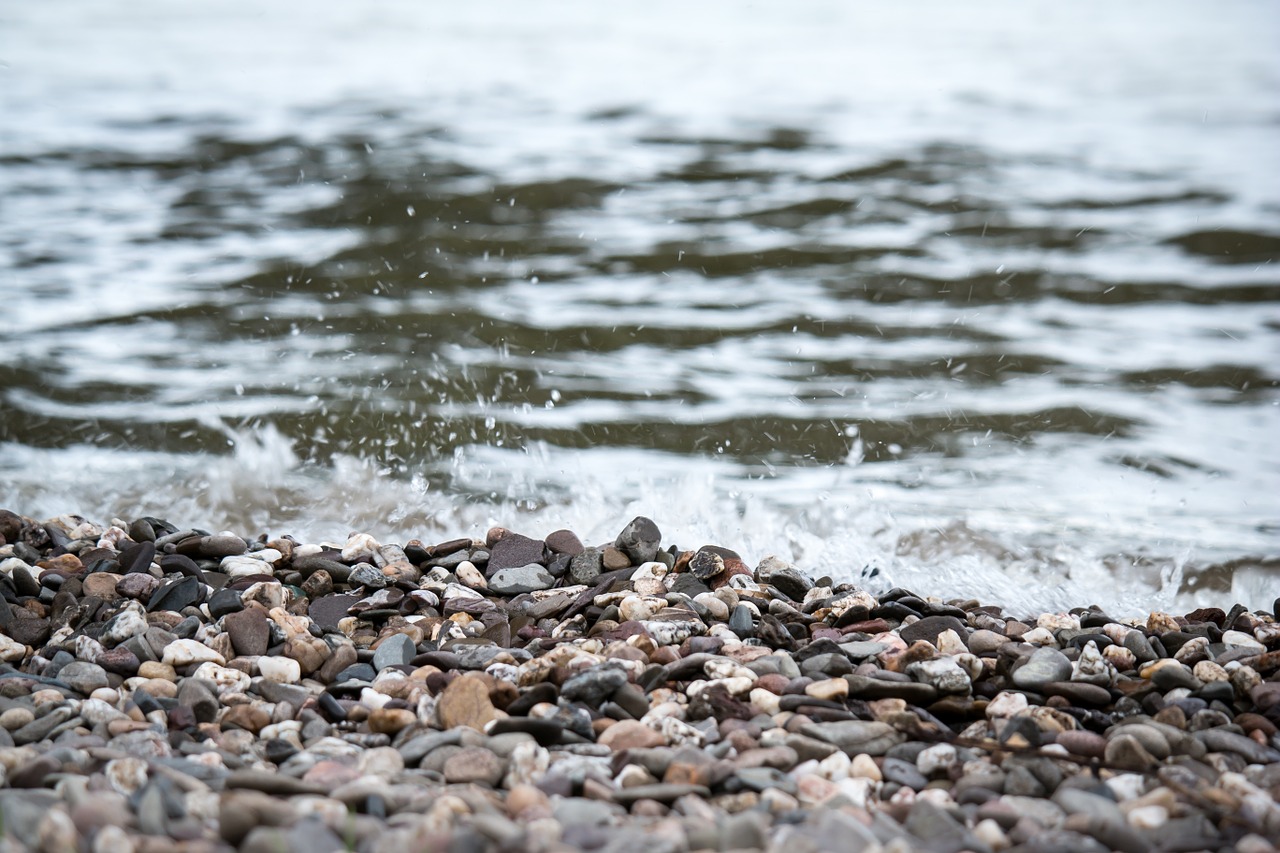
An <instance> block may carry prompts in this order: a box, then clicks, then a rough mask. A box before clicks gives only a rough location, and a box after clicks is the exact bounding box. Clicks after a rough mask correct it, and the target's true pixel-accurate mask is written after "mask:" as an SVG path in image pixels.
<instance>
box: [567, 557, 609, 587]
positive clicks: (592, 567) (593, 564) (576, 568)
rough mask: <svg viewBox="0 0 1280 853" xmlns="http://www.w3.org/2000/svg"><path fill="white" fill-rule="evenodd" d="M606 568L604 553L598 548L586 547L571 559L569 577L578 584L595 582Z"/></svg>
mask: <svg viewBox="0 0 1280 853" xmlns="http://www.w3.org/2000/svg"><path fill="white" fill-rule="evenodd" d="M603 570H604V554H603V553H602V552H601V551H599V550H598V549H596V548H586V549H584V550H583V551H582V553H581V554H578V555H576V556H575V557H574V558H573V559H572V560H570V561H569V579H570V580H571V581H573V583H576V584H594V583H595V582H596V579H597V578H599V577H600V573H601V572H602V571H603Z"/></svg>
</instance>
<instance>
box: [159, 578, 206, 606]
mask: <svg viewBox="0 0 1280 853" xmlns="http://www.w3.org/2000/svg"><path fill="white" fill-rule="evenodd" d="M203 597H204V588H203V587H202V586H201V584H200V579H199V578H196V577H185V578H182V579H181V580H176V581H170V582H168V583H165V584H163V585H162V586H161V587H160V588H159V589H157V590H156V591H155V592H154V593H152V595H151V598H150V600H149V601H148V602H147V610H151V611H155V610H172V611H175V612H177V611H179V610H182V609H183V608H184V607H191V606H192V605H195V604H199V603H200V600H201V599H202V598H203Z"/></svg>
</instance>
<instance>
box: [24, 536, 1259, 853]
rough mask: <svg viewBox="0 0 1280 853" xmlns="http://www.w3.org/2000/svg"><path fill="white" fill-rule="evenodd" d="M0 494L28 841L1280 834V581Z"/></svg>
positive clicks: (438, 845) (814, 841)
mask: <svg viewBox="0 0 1280 853" xmlns="http://www.w3.org/2000/svg"><path fill="white" fill-rule="evenodd" d="M0 522H2V523H3V525H5V527H4V530H5V531H6V532H5V533H4V535H5V536H6V540H7V541H9V542H21V543H23V545H22V548H21V549H19V550H20V551H21V555H20V556H21V559H19V555H16V554H13V553H12V548H13V547H14V546H9V545H0V563H3V566H4V569H3V571H4V572H5V573H6V574H7V575H8V576H9V579H10V581H12V587H11V588H9V589H8V590H7V591H6V597H5V598H4V599H3V604H2V605H0V660H3V661H4V662H5V664H6V665H7V667H6V669H5V671H4V672H0V819H3V821H4V826H5V827H6V830H7V831H9V832H10V833H11V837H13V838H22V839H25V840H29V842H30V844H29V846H32V849H83V850H93V851H95V853H96V852H97V851H101V853H106V851H116V850H119V851H126V850H129V851H137V852H138V853H141V851H150V850H159V849H175V850H188V851H206V850H208V851H214V850H230V849H234V850H240V851H259V850H262V851H266V850H278V849H284V850H304V851H319V850H331V849H351V848H354V849H360V850H366V851H373V853H380V851H383V850H397V849H405V848H406V847H424V848H425V847H430V848H432V849H457V850H475V851H477V853H480V851H489V850H498V849H511V850H515V849H529V850H553V849H565V850H569V849H593V850H596V849H604V850H609V851H614V853H619V851H627V850H637V851H645V853H649V851H650V850H654V851H656V850H673V851H674V850H686V849H704V848H710V849H743V850H762V851H783V850H789V849H791V848H794V849H795V850H796V853H799V851H802V850H804V851H808V850H815V851H817V850H835V849H839V850H845V849H849V850H862V849H883V850H912V849H939V850H941V849H946V850H958V849H974V850H998V849H1009V848H1012V849H1016V850H1039V849H1061V850H1072V851H1074V850H1081V851H1085V850H1097V849H1118V850H1126V851H1129V850H1145V849H1173V848H1175V847H1187V848H1191V847H1194V848H1196V849H1229V848H1230V847H1231V846H1232V845H1235V847H1236V849H1247V850H1265V849H1271V848H1270V847H1269V846H1268V841H1267V840H1266V839H1271V838H1274V837H1275V836H1276V834H1277V831H1280V810H1278V809H1277V806H1276V804H1275V800H1274V792H1275V790H1276V789H1277V786H1278V785H1280V748H1278V747H1280V740H1278V739H1277V723H1278V722H1280V717H1278V715H1280V687H1277V686H1276V679H1277V677H1278V673H1280V626H1277V624H1276V618H1275V614H1274V613H1272V612H1269V611H1267V612H1261V611H1260V612H1257V613H1248V612H1246V611H1245V610H1244V609H1243V608H1237V609H1235V610H1232V611H1231V613H1230V614H1227V613H1225V612H1222V611H1215V610H1212V609H1206V610H1203V611H1196V612H1194V613H1191V614H1186V615H1185V616H1177V615H1173V614H1151V616H1150V618H1148V619H1147V620H1146V621H1144V622H1142V623H1137V624H1128V623H1123V624H1122V623H1119V622H1116V621H1114V620H1112V619H1110V618H1109V617H1107V616H1106V615H1105V614H1101V613H1099V612H1097V611H1096V609H1089V610H1077V611H1073V612H1071V613H1050V614H1040V615H1034V614H1006V613H1005V612H1004V611H1003V610H1001V609H1000V608H998V607H984V606H981V605H980V604H979V603H978V602H974V601H941V600H939V599H935V598H929V597H927V596H917V595H914V594H912V593H911V592H909V591H906V590H893V591H891V592H889V593H886V595H885V596H884V597H883V599H877V598H876V597H875V596H873V595H872V594H871V593H870V592H868V591H866V590H862V589H858V588H856V587H854V586H852V585H848V584H838V583H834V582H832V581H831V580H830V579H822V580H821V581H820V582H819V581H817V580H815V579H813V578H810V577H808V576H807V575H806V574H805V573H804V572H803V570H801V569H800V568H798V567H796V566H793V565H791V564H789V563H787V562H785V561H783V560H779V559H777V558H775V557H765V558H764V559H763V560H761V561H760V562H759V563H758V564H757V567H756V569H755V570H754V571H752V570H750V569H749V568H747V564H746V563H745V562H744V561H743V560H742V558H741V557H740V556H739V555H738V554H736V553H735V552H733V551H731V550H729V549H726V548H721V547H717V546H702V547H699V548H696V549H693V550H685V549H681V548H679V547H674V546H669V545H668V546H666V547H665V548H664V543H663V541H662V536H661V532H660V530H659V529H658V525H657V524H656V523H655V522H654V521H653V520H652V519H649V518H646V517H637V518H635V519H633V520H632V521H631V522H630V523H629V524H627V525H626V526H625V527H624V528H623V529H622V530H621V531H620V532H619V534H618V535H617V537H615V538H614V539H613V540H612V541H609V542H605V543H603V544H598V545H595V546H590V547H589V546H585V545H584V544H583V542H582V540H581V539H579V538H578V537H577V536H576V535H575V534H573V533H572V532H571V531H567V530H560V531H555V532H553V533H550V534H548V535H547V536H546V537H545V539H537V538H534V537H527V536H523V535H521V534H519V533H516V532H514V531H511V530H507V529H505V528H495V529H494V530H491V531H490V532H489V534H488V535H487V536H486V537H485V539H484V541H483V542H481V541H478V540H475V539H473V538H469V537H466V538H463V537H460V538H457V539H453V540H450V541H448V542H443V543H441V544H440V545H439V546H424V545H422V544H421V543H420V542H417V541H416V540H415V541H413V542H410V543H408V544H406V545H404V546H399V545H395V544H391V543H384V542H381V541H379V540H378V539H376V538H374V537H373V536H371V535H368V534H364V533H356V534H352V535H351V536H350V537H348V538H347V539H346V540H345V541H344V542H339V543H299V542H294V541H292V540H290V539H288V538H287V537H282V538H278V539H274V540H271V541H269V542H268V541H258V542H250V541H249V540H247V539H244V538H241V537H240V536H237V535H235V534H234V533H229V532H228V533H218V534H208V533H205V532H197V531H190V530H187V531H179V530H177V529H176V528H175V527H173V526H172V525H168V524H166V523H165V522H163V521H162V520H160V519H146V520H144V519H138V520H136V521H135V522H128V523H126V522H124V521H120V522H113V525H112V527H111V528H110V529H111V530H113V531H115V532H114V533H111V534H110V535H107V534H106V533H104V532H103V531H104V530H106V528H100V527H97V526H95V525H92V524H87V523H86V526H85V527H84V531H85V538H84V539H83V544H82V543H81V541H75V540H74V536H75V535H79V534H75V533H74V531H76V530H80V529H81V528H80V527H77V526H76V525H79V524H80V522H76V523H75V524H72V525H70V526H59V525H60V524H61V523H60V522H59V523H58V524H55V523H54V522H48V524H51V525H54V526H55V529H57V530H58V531H63V530H64V528H65V530H66V531H71V532H68V533H65V534H63V533H61V532H60V534H59V535H61V536H63V537H64V538H65V539H66V542H65V543H64V545H54V544H53V542H54V540H52V539H49V538H48V537H47V536H43V535H41V534H42V532H44V531H45V525H44V524H42V523H38V522H35V521H32V520H30V519H23V518H22V517H21V516H18V515H16V514H13V513H8V514H6V513H3V512H0ZM23 531H28V532H29V534H28V535H26V536H24V534H23ZM148 531H149V532H148ZM9 532H12V533H13V534H14V536H13V537H12V538H11V537H9V535H8V533H9ZM134 532H137V533H138V535H142V536H143V541H138V542H134V541H132V539H131V537H132V536H133V535H134ZM73 534H74V535H73ZM143 534H145V535H143ZM148 537H149V538H148ZM150 539H155V540H156V541H155V542H151V541H150ZM27 542H47V543H48V544H47V545H44V546H41V547H34V546H29V545H27V544H26V543H27ZM5 548H9V549H10V550H9V551H5V550H3V549H5ZM56 548H62V550H61V551H58V552H57V553H55V552H54V551H55V549H56ZM90 548H93V549H101V550H102V551H104V552H105V553H106V555H107V556H108V557H110V555H112V554H113V553H114V555H115V556H114V559H109V560H108V562H106V563H103V564H99V565H108V566H110V567H112V568H110V569H109V570H108V571H105V572H104V571H100V570H95V571H94V572H93V573H92V574H88V575H85V576H83V579H80V578H76V580H77V581H78V582H77V583H71V582H63V585H62V587H61V589H60V590H59V592H58V593H57V595H58V597H57V599H56V600H55V602H54V605H53V608H52V611H51V610H50V608H49V606H48V605H49V595H48V593H47V592H46V593H42V589H43V588H42V586H41V582H40V580H39V577H40V574H39V573H40V572H42V571H52V570H55V569H52V568H50V567H58V568H57V569H56V571H59V572H68V573H70V574H69V576H72V575H76V574H78V573H82V572H83V571H84V568H83V567H84V566H85V565H88V564H89V561H88V558H87V557H86V558H85V562H83V563H82V562H80V557H82V556H84V555H85V554H86V552H87V551H88V550H89V549H90ZM42 549H43V550H42ZM37 564H39V566H37ZM32 567H35V568H32ZM117 569H118V571H117ZM42 594H44V596H45V597H44V598H43V599H42V598H41V595H42ZM61 614H73V615H72V616H69V617H66V616H62V615H61ZM193 614H196V615H193ZM1014 616H1017V617H1018V618H1012V617H1014ZM1024 616H1025V617H1026V618H1021V617H1024ZM6 843H8V841H7V840H6ZM5 849H7V848H5ZM15 849H22V848H15Z"/></svg>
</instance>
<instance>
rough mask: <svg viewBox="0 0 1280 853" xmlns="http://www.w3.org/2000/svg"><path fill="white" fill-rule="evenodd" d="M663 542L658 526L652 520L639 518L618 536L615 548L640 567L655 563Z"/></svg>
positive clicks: (633, 520)
mask: <svg viewBox="0 0 1280 853" xmlns="http://www.w3.org/2000/svg"><path fill="white" fill-rule="evenodd" d="M661 542H662V533H661V532H660V531H659V530H658V525H656V524H654V522H653V521H652V520H651V519H648V518H645V517H644V516H637V517H636V518H634V519H632V520H631V522H630V523H629V524H628V525H627V526H626V527H624V528H623V530H622V532H621V533H619V534H618V538H617V539H615V540H614V543H613V546H614V547H615V548H617V549H618V550H619V551H621V552H623V553H624V554H626V555H627V558H628V559H630V561H631V564H632V565H634V566H639V565H641V564H643V563H648V562H652V561H653V558H654V557H655V556H657V553H658V546H659V545H660V544H661Z"/></svg>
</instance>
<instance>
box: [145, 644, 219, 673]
mask: <svg viewBox="0 0 1280 853" xmlns="http://www.w3.org/2000/svg"><path fill="white" fill-rule="evenodd" d="M160 662H161V663H167V664H168V665H169V666H172V667H174V668H177V667H180V666H187V665H188V664H193V663H216V664H218V665H219V666H225V665H226V663H227V659H226V658H224V657H223V656H222V655H220V654H218V652H216V651H214V650H213V649H211V648H209V647H208V646H206V645H205V644H204V643H200V642H197V641H196V640H174V641H173V642H171V643H169V645H167V646H165V647H164V656H163V657H161V659H160Z"/></svg>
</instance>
